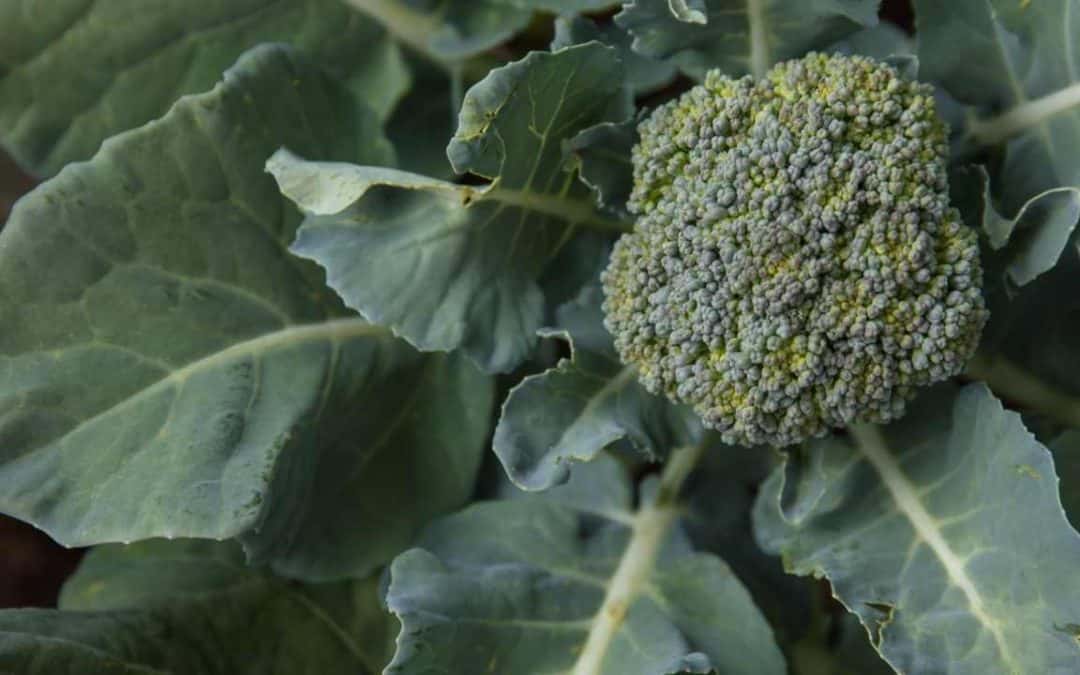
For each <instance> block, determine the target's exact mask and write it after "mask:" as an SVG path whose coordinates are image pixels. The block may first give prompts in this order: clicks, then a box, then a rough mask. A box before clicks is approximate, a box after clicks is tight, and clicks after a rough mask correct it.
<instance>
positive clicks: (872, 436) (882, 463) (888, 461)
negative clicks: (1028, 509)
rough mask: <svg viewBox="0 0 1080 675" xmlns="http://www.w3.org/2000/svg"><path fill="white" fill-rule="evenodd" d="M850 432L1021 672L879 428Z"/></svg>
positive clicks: (864, 427)
mask: <svg viewBox="0 0 1080 675" xmlns="http://www.w3.org/2000/svg"><path fill="white" fill-rule="evenodd" d="M851 433H852V434H853V435H854V437H855V438H856V440H857V441H858V447H859V450H860V452H861V453H862V455H863V457H864V458H865V459H866V460H867V462H868V463H869V464H870V466H871V467H873V469H874V470H875V471H876V472H877V474H878V476H879V477H880V478H881V482H882V484H883V485H884V486H885V489H886V491H887V492H888V493H889V496H890V497H892V499H893V501H894V502H895V503H896V507H897V509H898V511H899V512H900V513H901V514H902V515H903V516H904V517H905V518H906V519H907V520H908V522H910V523H911V526H912V528H913V529H914V531H915V536H916V538H917V539H920V540H922V541H923V542H925V543H926V545H927V546H929V547H930V550H931V551H932V552H933V553H934V555H935V556H936V557H937V559H938V560H939V561H940V562H941V565H942V567H943V568H944V570H945V573H946V575H947V576H948V578H949V579H950V581H951V582H952V585H953V586H955V587H957V588H958V589H960V591H961V592H962V593H963V594H964V598H965V599H966V600H967V603H968V606H969V609H970V612H971V614H972V616H974V617H975V619H976V620H978V621H979V623H981V624H982V625H983V626H985V627H986V629H987V630H988V631H989V632H990V635H991V637H992V638H993V640H994V644H995V646H996V647H997V649H998V652H999V653H1000V654H1001V658H1002V659H1003V660H1004V661H1005V662H1006V663H1008V664H1009V665H1010V667H1011V668H1012V671H1011V672H1016V673H1021V672H1024V670H1023V669H1022V668H1020V667H1019V666H1018V665H1017V664H1016V661H1015V660H1014V659H1013V657H1012V654H1011V652H1010V650H1009V646H1008V643H1007V642H1006V641H1005V636H1004V635H1003V633H1002V631H1001V627H1000V626H999V625H998V622H997V621H996V620H995V619H994V618H993V617H992V616H990V614H988V613H987V611H986V608H985V606H984V605H983V600H982V595H981V594H980V593H979V590H978V588H977V587H976V585H975V582H974V581H973V580H972V579H971V577H970V576H968V573H967V570H966V569H965V568H964V561H963V560H962V559H961V558H960V556H958V555H957V554H956V552H955V551H953V550H952V547H951V546H949V543H948V541H946V539H945V536H944V535H943V534H942V532H941V529H940V527H939V525H938V522H937V520H936V519H935V518H934V516H933V515H931V514H930V512H929V511H927V510H926V507H925V506H923V503H922V501H921V500H920V497H919V492H918V490H916V489H915V486H914V485H912V484H911V482H910V481H909V480H908V478H907V476H906V475H905V474H904V471H903V469H902V468H901V467H900V464H899V463H898V462H897V461H896V458H895V457H894V456H893V454H892V453H891V452H890V451H889V449H888V448H887V447H886V446H885V443H884V439H883V438H882V436H881V432H880V431H879V430H877V429H876V428H875V427H873V426H872V425H855V426H853V427H852V428H851Z"/></svg>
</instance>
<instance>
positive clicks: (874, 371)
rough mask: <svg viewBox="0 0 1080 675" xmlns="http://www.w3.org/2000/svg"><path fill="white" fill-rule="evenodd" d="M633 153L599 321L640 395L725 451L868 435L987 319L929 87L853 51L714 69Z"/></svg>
mask: <svg viewBox="0 0 1080 675" xmlns="http://www.w3.org/2000/svg"><path fill="white" fill-rule="evenodd" d="M639 132H640V135H641V140H640V142H639V143H638V145H637V146H636V147H635V148H634V152H633V164H634V189H633V192H632V194H631V197H630V201H629V208H630V210H631V211H632V212H633V213H634V214H635V215H636V216H637V220H636V222H635V226H634V230H633V232H631V233H629V234H627V235H624V236H623V237H622V238H621V239H620V240H619V242H618V243H617V244H616V246H615V249H614V251H613V253H612V257H611V261H610V263H609V264H608V267H607V269H606V270H605V272H604V276H603V284H604V292H605V300H604V313H605V323H606V325H607V327H608V329H609V330H610V331H611V333H612V335H614V338H615V345H616V348H617V349H618V351H619V354H620V356H621V358H622V359H623V361H625V362H626V363H628V364H631V365H633V366H635V367H636V368H637V370H638V375H639V377H640V379H641V381H642V383H643V384H644V385H645V387H646V388H647V389H649V390H650V391H652V392H654V393H658V392H663V393H664V394H666V395H667V396H668V397H670V398H672V399H674V400H676V401H680V402H685V403H689V404H691V405H692V406H693V407H694V409H695V410H696V411H697V412H698V414H700V415H701V416H702V418H703V420H704V421H705V424H706V425H708V426H709V427H712V428H714V429H717V430H719V431H721V432H722V435H723V437H724V439H725V440H726V441H728V442H732V443H745V444H757V443H769V444H773V445H778V446H779V445H787V444H790V443H797V442H799V441H802V440H804V439H806V438H809V437H812V436H818V435H821V434H823V433H825V432H826V430H827V429H828V428H830V427H841V426H845V425H848V424H850V423H851V422H853V421H856V420H862V421H869V422H887V421H890V420H893V419H895V418H897V417H899V416H900V415H902V414H903V412H904V406H905V403H906V401H907V400H908V399H910V397H911V396H912V395H913V393H914V388H915V387H917V386H921V385H926V384H930V383H932V382H935V381H938V380H942V379H945V378H947V377H950V376H952V375H955V374H957V373H958V372H960V370H961V369H962V368H963V366H964V363H965V361H966V360H967V359H968V357H969V356H970V355H971V353H972V351H973V350H974V348H975V346H976V343H977V341H978V338H979V334H980V332H981V331H982V327H983V324H984V323H985V322H986V318H987V311H986V307H985V304H984V302H983V298H982V293H981V291H980V286H981V283H982V269H981V267H980V264H979V257H978V255H979V253H978V242H977V236H976V233H975V232H974V230H972V229H971V228H968V227H966V226H964V225H963V223H962V222H961V220H960V215H959V213H958V212H957V211H956V209H954V208H951V207H950V206H949V196H948V181H947V176H946V156H947V151H948V148H947V143H946V128H945V125H944V124H943V123H942V122H941V121H940V120H939V119H938V117H937V115H936V113H935V109H934V101H933V98H932V92H931V89H930V88H929V87H928V86H926V85H923V84H919V83H916V82H910V81H906V80H904V79H902V78H901V77H900V76H899V75H898V74H897V73H896V71H895V70H893V69H892V68H891V67H889V66H887V65H885V64H882V63H878V62H876V61H872V60H870V59H867V58H863V57H858V56H840V55H834V56H828V55H823V54H809V55H807V56H806V57H804V58H802V59H798V60H794V61H789V62H786V63H782V64H780V65H777V66H776V67H774V68H773V69H772V70H771V71H770V72H769V73H768V75H767V76H766V77H765V78H764V79H763V80H760V81H754V80H753V79H752V78H750V77H744V78H742V79H738V80H734V79H730V78H728V77H725V76H724V75H722V74H721V73H719V72H717V71H713V72H711V73H709V74H708V76H707V77H706V78H705V83H704V84H703V85H700V86H697V87H694V88H693V89H691V90H690V91H688V92H687V93H686V94H684V95H683V96H682V97H680V98H679V99H677V100H674V101H672V102H670V103H667V104H665V105H663V106H661V107H659V108H658V109H657V110H656V111H654V112H653V114H652V115H651V116H650V117H648V118H647V119H645V120H643V121H642V122H641V124H640V127H639Z"/></svg>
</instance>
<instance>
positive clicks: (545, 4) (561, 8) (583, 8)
mask: <svg viewBox="0 0 1080 675" xmlns="http://www.w3.org/2000/svg"><path fill="white" fill-rule="evenodd" d="M492 2H497V3H500V4H503V5H510V6H511V7H524V8H527V9H536V10H544V11H547V12H555V13H559V14H569V13H571V12H596V11H599V10H602V9H608V8H610V7H614V6H615V5H617V4H619V2H620V0H492Z"/></svg>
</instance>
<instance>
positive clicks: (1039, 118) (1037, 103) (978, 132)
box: [968, 82, 1080, 145]
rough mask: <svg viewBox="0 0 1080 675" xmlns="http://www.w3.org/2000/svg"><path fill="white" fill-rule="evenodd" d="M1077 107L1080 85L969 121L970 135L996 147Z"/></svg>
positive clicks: (1079, 101)
mask: <svg viewBox="0 0 1080 675" xmlns="http://www.w3.org/2000/svg"><path fill="white" fill-rule="evenodd" d="M1077 106H1080V82H1077V83H1074V84H1071V85H1069V86H1068V87H1065V88H1064V89H1059V90H1058V91H1055V92H1054V93H1053V94H1048V95H1046V96H1043V97H1042V98H1037V99H1035V100H1033V101H1028V102H1026V103H1021V104H1020V105H1018V106H1016V107H1015V108H1012V109H1011V110H1009V111H1008V112H1005V113H1002V114H1001V115H998V116H997V117H991V118H989V119H985V120H980V119H978V118H975V119H972V120H971V121H970V122H968V134H969V135H970V136H971V137H972V138H974V139H975V140H976V141H978V142H979V143H981V144H983V145H996V144H998V143H1001V142H1002V141H1006V140H1008V139H1009V138H1011V137H1013V136H1015V135H1016V134H1018V133H1020V132H1022V131H1025V130H1027V129H1030V128H1032V127H1035V126H1038V125H1040V124H1042V123H1044V122H1046V121H1047V120H1048V119H1050V118H1051V117H1054V116H1055V115H1060V114H1061V113H1063V112H1067V111H1069V110H1071V109H1073V108H1076V107H1077Z"/></svg>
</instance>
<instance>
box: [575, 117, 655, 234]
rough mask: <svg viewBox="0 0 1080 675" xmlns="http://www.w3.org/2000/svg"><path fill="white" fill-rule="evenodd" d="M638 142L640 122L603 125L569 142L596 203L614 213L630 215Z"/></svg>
mask: <svg viewBox="0 0 1080 675" xmlns="http://www.w3.org/2000/svg"><path fill="white" fill-rule="evenodd" d="M637 141H638V133H637V120H626V121H625V122H602V123H600V124H597V125H596V126H594V127H589V128H588V129H585V130H583V131H582V132H581V133H579V134H578V135H577V136H574V137H573V138H572V139H570V141H569V142H568V143H567V145H566V147H567V150H568V151H569V152H570V154H571V156H572V157H573V158H574V160H575V161H576V162H577V167H578V175H579V176H580V178H581V181H582V182H583V183H585V184H586V185H588V186H589V187H590V188H592V189H593V192H594V193H595V194H596V203H597V204H599V205H600V206H601V207H602V208H604V209H606V210H608V211H609V212H611V213H617V214H626V213H627V211H626V200H627V199H629V198H630V191H631V190H632V189H633V184H634V167H633V164H632V163H631V160H630V151H631V149H632V148H633V147H634V144H635V143H637Z"/></svg>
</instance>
